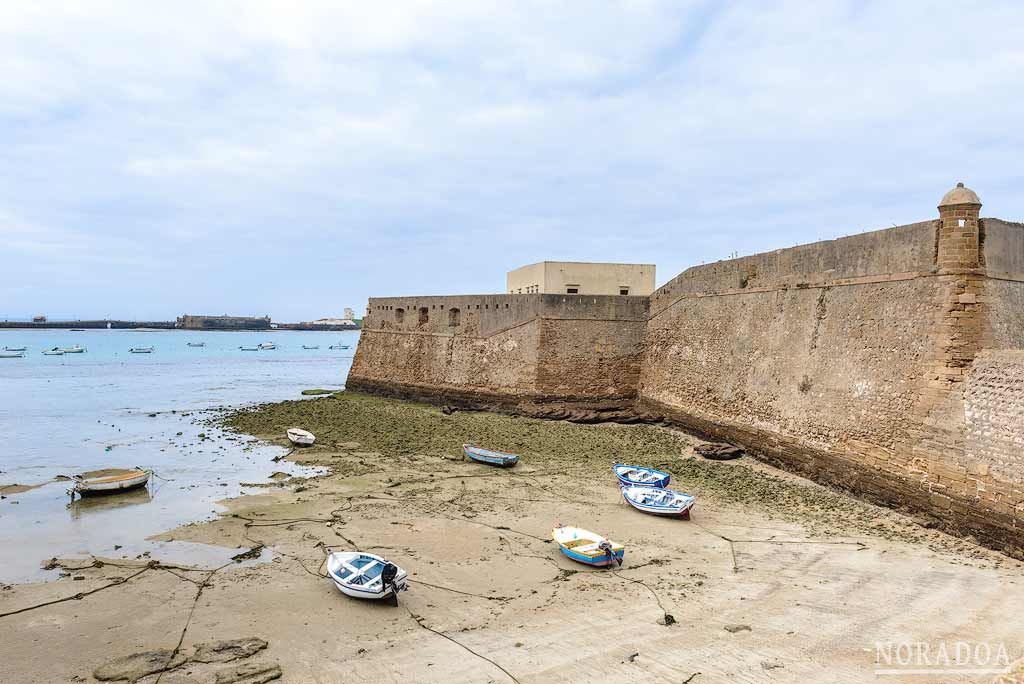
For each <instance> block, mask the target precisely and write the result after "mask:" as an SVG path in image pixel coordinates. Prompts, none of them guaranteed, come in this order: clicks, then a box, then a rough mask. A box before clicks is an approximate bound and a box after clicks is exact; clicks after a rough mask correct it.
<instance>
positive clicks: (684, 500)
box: [622, 486, 697, 520]
mask: <svg viewBox="0 0 1024 684" xmlns="http://www.w3.org/2000/svg"><path fill="white" fill-rule="evenodd" d="M622 498H624V499H625V500H626V502H627V503H629V505H630V506H632V507H633V508H635V509H637V510H638V511H643V512H644V513H651V514H653V515H664V516H668V517H672V518H682V519H683V520H689V519H690V509H691V508H693V504H694V502H696V500H697V499H696V498H695V497H693V496H691V495H690V494H684V493H682V492H677V491H675V490H672V489H664V488H662V487H635V486H634V487H622Z"/></svg>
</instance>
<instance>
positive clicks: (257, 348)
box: [238, 347, 260, 351]
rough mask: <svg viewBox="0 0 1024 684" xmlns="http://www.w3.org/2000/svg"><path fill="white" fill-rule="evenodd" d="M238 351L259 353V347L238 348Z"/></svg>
mask: <svg viewBox="0 0 1024 684" xmlns="http://www.w3.org/2000/svg"><path fill="white" fill-rule="evenodd" d="M238 350H239V351H259V350H260V348H259V347H239V348H238Z"/></svg>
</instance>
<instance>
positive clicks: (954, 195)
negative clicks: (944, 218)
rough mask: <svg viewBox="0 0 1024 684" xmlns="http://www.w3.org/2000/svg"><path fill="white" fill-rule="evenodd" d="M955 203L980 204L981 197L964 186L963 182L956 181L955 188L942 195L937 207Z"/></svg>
mask: <svg viewBox="0 0 1024 684" xmlns="http://www.w3.org/2000/svg"><path fill="white" fill-rule="evenodd" d="M957 204H977V205H979V206H980V205H981V199H980V198H979V197H978V194H977V193H976V192H974V191H973V190H971V189H970V188H965V187H964V184H963V183H957V184H956V187H955V188H953V189H952V190H950V191H949V192H947V193H946V194H945V195H943V196H942V201H941V202H939V207H950V206H955V205H957Z"/></svg>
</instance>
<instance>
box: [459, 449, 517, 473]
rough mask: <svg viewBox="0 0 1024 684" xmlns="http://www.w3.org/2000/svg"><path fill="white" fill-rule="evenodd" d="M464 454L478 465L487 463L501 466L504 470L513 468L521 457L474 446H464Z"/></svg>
mask: <svg viewBox="0 0 1024 684" xmlns="http://www.w3.org/2000/svg"><path fill="white" fill-rule="evenodd" d="M462 453H463V454H465V455H466V456H468V457H469V458H470V459H472V460H474V461H476V462H477V463H486V464H487V465H493V466H500V467H502V468H511V467H512V466H514V465H515V464H516V463H518V462H519V456H517V455H516V454H506V453H505V452H503V451H492V450H490V449H484V448H482V447H478V446H473V445H472V444H463V445H462Z"/></svg>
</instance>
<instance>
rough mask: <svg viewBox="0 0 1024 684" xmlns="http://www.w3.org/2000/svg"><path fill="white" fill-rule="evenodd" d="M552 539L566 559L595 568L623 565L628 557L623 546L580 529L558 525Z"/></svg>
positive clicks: (552, 531) (553, 530)
mask: <svg viewBox="0 0 1024 684" xmlns="http://www.w3.org/2000/svg"><path fill="white" fill-rule="evenodd" d="M551 538H552V539H553V540H554V542H555V543H556V544H558V550H559V551H561V552H562V555H564V556H565V557H566V558H569V559H571V560H574V561H576V562H577V563H583V564H584V565H590V566H592V567H595V568H604V567H608V566H610V565H622V560H623V558H624V557H625V555H626V547H625V546H623V545H622V544H617V543H616V542H613V541H610V540H608V539H605V538H604V537H602V536H601V535H599V534H594V533H593V532H590V531H589V530H584V529H580V528H578V527H567V526H564V525H557V526H555V528H554V529H552V530H551Z"/></svg>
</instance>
